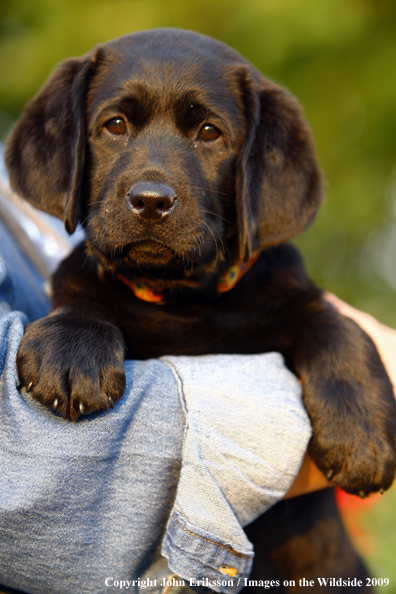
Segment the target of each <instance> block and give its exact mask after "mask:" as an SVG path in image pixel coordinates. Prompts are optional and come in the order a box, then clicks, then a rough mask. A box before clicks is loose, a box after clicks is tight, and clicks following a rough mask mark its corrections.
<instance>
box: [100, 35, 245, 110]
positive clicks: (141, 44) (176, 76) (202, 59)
mask: <svg viewBox="0 0 396 594" xmlns="http://www.w3.org/2000/svg"><path fill="white" fill-rule="evenodd" d="M97 55H98V67H97V74H96V76H95V78H94V80H93V81H92V84H91V89H90V93H89V106H90V107H89V111H90V112H91V113H92V112H95V111H96V110H97V109H99V108H100V106H101V105H103V102H111V100H112V99H114V98H116V97H117V96H119V97H121V96H125V95H127V94H129V93H131V94H133V93H134V92H136V91H137V89H139V88H142V87H144V88H145V89H146V90H147V91H148V93H149V94H150V95H152V96H153V97H155V98H156V99H157V101H158V102H159V103H162V104H163V105H165V106H166V104H167V103H169V102H171V101H172V99H178V98H180V97H181V96H183V95H185V96H189V95H190V96H191V98H192V99H193V98H194V95H195V96H196V97H197V100H201V101H203V102H205V101H208V102H209V103H211V104H212V105H216V104H218V105H219V106H220V105H221V106H225V105H226V106H227V107H228V110H230V111H231V112H234V111H235V112H239V113H240V111H241V108H242V104H243V98H242V96H243V93H242V89H241V83H240V78H241V74H240V73H241V71H242V69H243V68H244V69H246V65H247V64H248V63H247V62H246V61H245V60H243V58H242V57H241V56H239V54H237V53H236V52H235V51H234V50H232V49H231V48H229V47H227V46H226V45H224V44H222V43H220V42H218V41H215V40H213V39H211V38H209V37H206V36H203V35H199V34H196V33H191V32H187V31H178V30H171V29H160V30H154V31H145V32H141V33H136V34H132V35H128V36H125V37H121V38H120V39H117V40H115V41H112V42H110V43H108V44H106V45H104V46H101V47H100V48H99V49H98V54H97ZM235 115H236V113H235Z"/></svg>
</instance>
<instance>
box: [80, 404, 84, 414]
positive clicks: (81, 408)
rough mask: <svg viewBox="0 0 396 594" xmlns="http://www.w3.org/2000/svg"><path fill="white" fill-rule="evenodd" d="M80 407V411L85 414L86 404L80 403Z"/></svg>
mask: <svg viewBox="0 0 396 594" xmlns="http://www.w3.org/2000/svg"><path fill="white" fill-rule="evenodd" d="M79 409H80V413H81V414H82V415H83V414H84V411H85V408H84V405H83V404H82V403H81V404H80V406H79Z"/></svg>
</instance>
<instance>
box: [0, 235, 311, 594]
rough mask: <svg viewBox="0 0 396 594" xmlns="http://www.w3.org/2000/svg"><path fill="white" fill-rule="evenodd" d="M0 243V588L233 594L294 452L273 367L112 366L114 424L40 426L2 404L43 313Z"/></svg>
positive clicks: (9, 248) (28, 280)
mask: <svg viewBox="0 0 396 594" xmlns="http://www.w3.org/2000/svg"><path fill="white" fill-rule="evenodd" d="M2 231H4V230H2V229H1V227H0V241H1V243H0V251H1V252H2V253H3V254H4V255H5V258H6V260H7V265H8V268H7V267H6V265H5V261H4V259H3V260H2V259H1V258H0V425H1V426H0V456H1V465H0V583H2V584H3V585H6V586H9V587H14V588H17V589H19V590H23V591H24V592H27V593H29V594H44V593H51V594H58V593H59V594H74V593H76V594H81V592H84V593H90V592H92V593H95V594H97V593H102V592H103V593H104V592H109V591H115V590H118V591H119V590H120V589H125V590H134V591H135V592H138V591H139V592H140V591H144V590H145V591H146V592H152V593H154V592H158V593H159V592H161V591H162V589H163V586H162V581H161V579H162V578H163V577H166V576H169V575H170V574H172V573H174V574H177V575H178V576H180V578H185V587H184V586H183V580H180V581H179V582H176V585H175V586H174V587H173V588H172V590H171V592H176V591H180V592H188V591H190V590H191V588H190V584H191V585H193V584H194V583H196V582H195V581H194V580H202V579H208V580H214V581H215V583H210V584H209V585H210V586H211V587H212V588H213V589H214V590H216V591H218V592H223V591H224V592H232V593H234V592H235V593H236V592H238V591H239V590H240V589H241V588H242V578H243V577H247V576H248V575H249V571H250V567H251V563H252V558H253V554H254V553H253V550H252V546H251V543H250V542H249V541H248V540H247V538H246V536H245V534H244V532H243V529H242V527H243V526H244V525H246V524H247V523H249V522H250V521H252V520H253V519H254V518H255V517H257V516H258V515H259V514H260V513H262V512H263V511H265V510H266V509H267V508H268V507H269V506H270V505H272V504H273V503H274V502H275V501H276V500H278V499H279V498H281V497H282V496H283V494H284V493H285V491H286V490H287V489H288V487H289V486H290V484H291V482H292V481H293V479H294V477H295V475H296V474H297V472H298V470H299V466H300V463H301V459H302V456H303V454H304V451H305V448H306V444H307V442H308V440H309V437H310V427H309V423H308V420H307V416H306V413H305V410H304V408H303V406H302V403H301V394H300V387H299V384H298V382H297V381H296V380H295V378H294V377H293V376H292V375H291V374H290V373H289V372H288V371H287V369H286V368H285V367H284V364H283V361H282V358H281V357H280V355H278V354H270V355H259V356H252V357H246V356H243V357H235V356H232V357H231V356H208V357H201V358H199V357H197V358H193V357H191V358H189V357H165V358H163V359H162V360H149V361H144V362H142V361H127V362H126V364H125V370H126V377H127V385H126V390H125V393H124V396H123V398H122V399H121V400H120V401H119V402H118V403H117V404H116V405H115V408H114V410H111V411H110V412H108V413H103V414H95V415H90V416H87V417H84V418H82V419H80V420H79V421H78V422H77V423H75V424H72V423H69V422H67V421H65V420H63V419H61V418H58V417H56V416H55V415H54V414H52V413H51V412H50V411H48V410H47V409H45V408H44V407H42V406H41V405H40V404H39V403H37V402H35V401H34V400H33V399H32V398H31V397H30V396H29V395H27V394H26V393H25V392H24V391H22V392H19V391H18V390H17V374H16V367H15V358H16V353H17V349H18V345H19V342H20V339H21V337H22V334H23V326H24V324H25V323H26V322H27V321H28V320H32V319H34V317H36V316H40V315H43V314H44V313H45V311H46V307H47V301H46V299H45V298H44V297H43V295H42V294H41V280H40V279H39V277H38V276H37V275H35V273H34V271H32V270H29V265H28V264H27V262H26V261H24V259H23V257H22V256H21V255H20V254H18V251H17V250H16V249H15V247H14V246H13V244H12V240H10V238H9V237H8V238H7V239H6V240H5V241H3V240H2V238H3V236H4V237H5V236H6V234H4V233H3V235H1V232H2ZM16 309H19V310H21V311H19V312H18V311H16ZM180 469H181V470H180ZM161 546H162V555H161ZM230 572H231V573H230ZM231 574H232V577H230V576H231ZM224 579H225V580H226V581H227V585H222V584H221V581H222V580H224ZM190 580H193V581H192V582H190ZM133 581H135V583H133ZM217 582H219V585H217ZM121 586H122V587H121Z"/></svg>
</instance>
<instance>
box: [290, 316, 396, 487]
mask: <svg viewBox="0 0 396 594" xmlns="http://www.w3.org/2000/svg"><path fill="white" fill-rule="evenodd" d="M320 313H321V312H319V314H320ZM324 313H325V315H326V317H325V315H322V318H321V319H320V318H319V315H318V316H317V319H316V321H317V323H316V325H315V326H311V327H310V328H309V334H308V333H307V334H306V335H305V336H303V342H302V343H301V347H300V351H299V358H298V364H297V369H298V372H299V375H300V377H301V379H302V383H303V398H304V404H305V407H306V409H307V412H308V414H309V416H310V419H311V423H312V431H313V434H312V439H311V443H310V454H311V457H312V459H313V460H314V462H315V463H316V465H317V466H318V468H319V469H320V470H321V471H322V472H323V474H324V475H325V476H326V477H327V478H328V479H329V480H331V481H332V482H333V483H334V484H335V485H338V486H340V487H341V488H342V489H344V490H345V491H347V492H348V493H352V494H354V495H360V496H361V497H364V496H366V495H368V494H369V493H372V492H376V491H382V490H386V489H388V488H389V487H390V486H391V484H392V482H393V480H394V478H395V471H396V403H395V397H394V394H393V390H392V385H391V383H390V381H389V378H388V376H387V374H386V371H385V369H384V366H383V364H382V362H381V359H380V357H379V355H378V352H377V350H376V348H375V346H374V344H373V342H372V340H371V339H370V338H369V337H368V336H367V334H365V332H363V330H361V329H360V328H359V327H358V326H357V325H356V324H355V323H354V322H352V320H349V319H347V318H344V317H343V316H341V315H340V314H338V313H337V312H335V311H333V310H330V311H329V310H328V309H327V310H326V311H325V312H324ZM322 314H323V312H322ZM318 318H319V319H318ZM318 322H321V323H318ZM324 322H326V323H324Z"/></svg>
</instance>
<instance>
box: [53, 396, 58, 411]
mask: <svg viewBox="0 0 396 594" xmlns="http://www.w3.org/2000/svg"><path fill="white" fill-rule="evenodd" d="M58 404H59V400H58V399H57V398H55V400H54V401H53V403H52V410H56V409H57V408H58Z"/></svg>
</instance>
